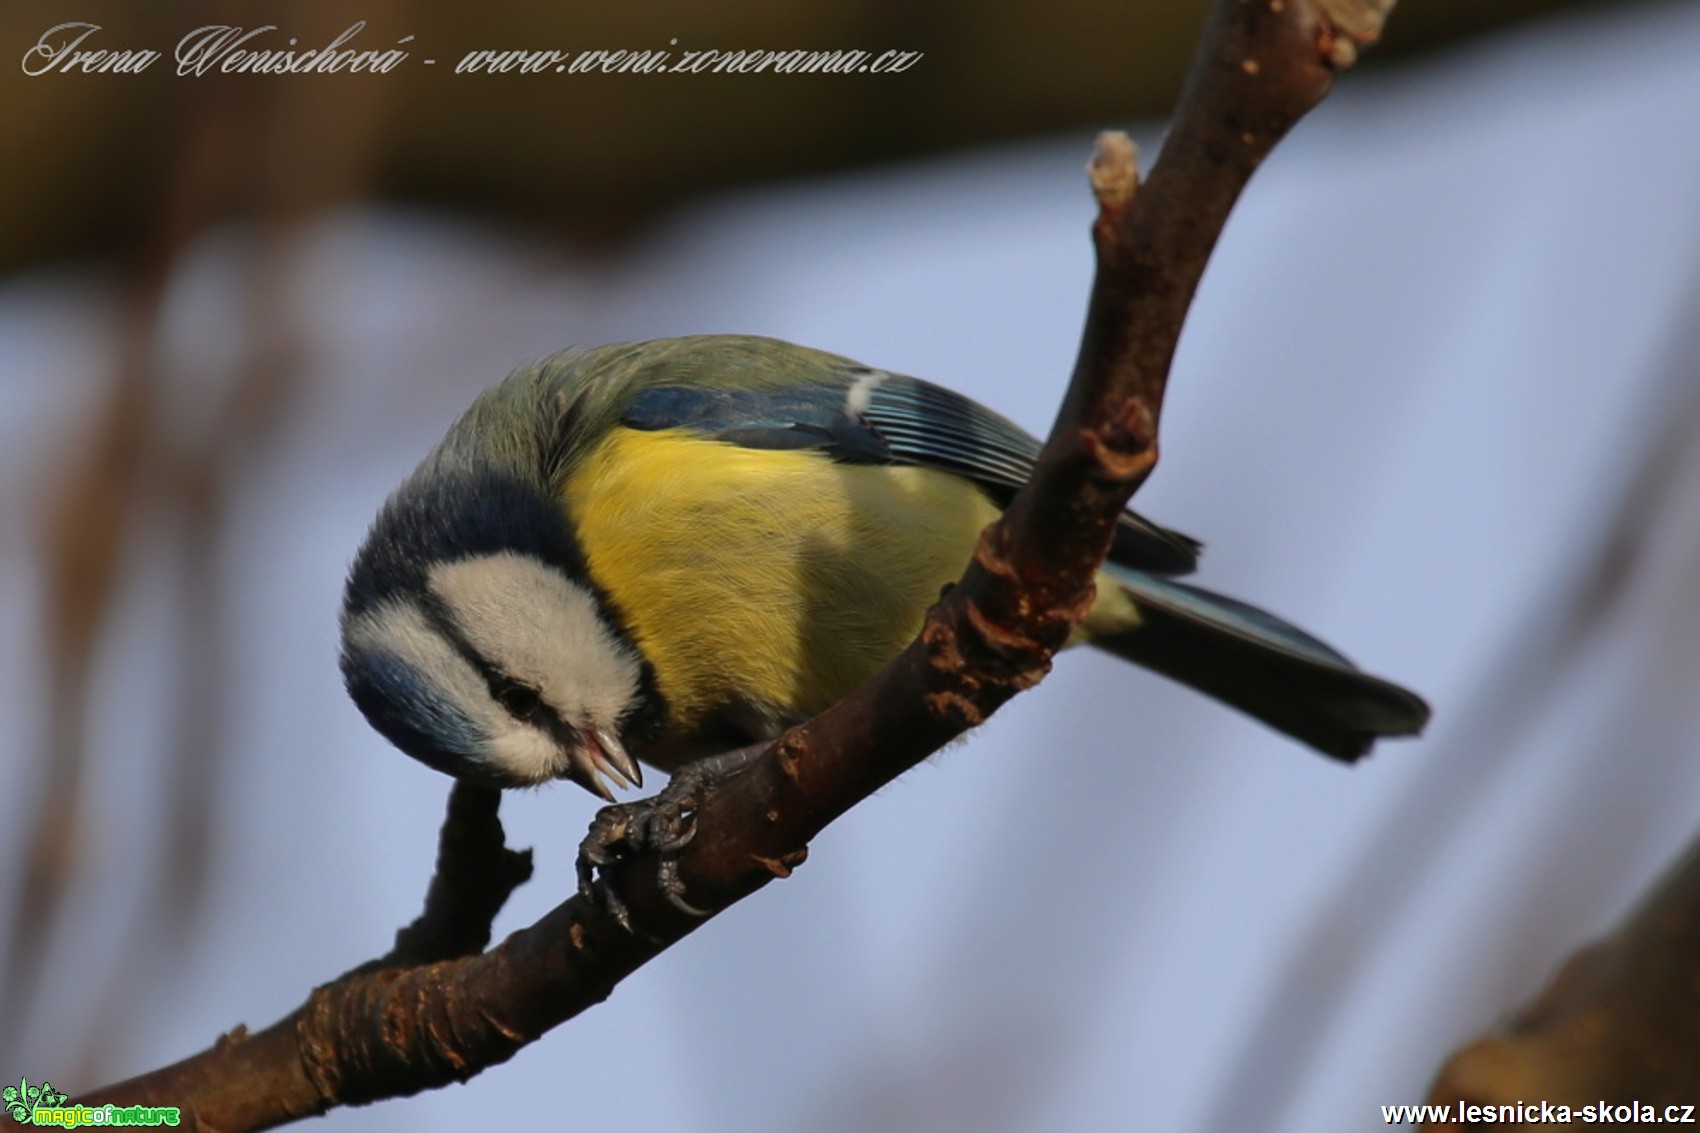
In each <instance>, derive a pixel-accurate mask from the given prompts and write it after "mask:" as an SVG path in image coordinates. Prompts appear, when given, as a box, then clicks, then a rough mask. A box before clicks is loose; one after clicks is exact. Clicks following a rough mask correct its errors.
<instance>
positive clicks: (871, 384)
mask: <svg viewBox="0 0 1700 1133" xmlns="http://www.w3.org/2000/svg"><path fill="white" fill-rule="evenodd" d="M889 377H891V375H890V374H888V373H886V372H885V371H884V370H868V371H865V372H864V373H862V374H861V375H859V376H858V377H857V378H856V380H855V381H853V382H851V383H850V389H849V390H848V391H847V392H846V393H845V394H844V412H845V414H846V415H847V416H850V417H860V416H861V415H862V414H864V413H866V412H867V411H868V406H870V405H872V404H873V403H874V391H875V390H877V389H879V388H880V386H882V385H884V384H885V380H886V379H887V378H889Z"/></svg>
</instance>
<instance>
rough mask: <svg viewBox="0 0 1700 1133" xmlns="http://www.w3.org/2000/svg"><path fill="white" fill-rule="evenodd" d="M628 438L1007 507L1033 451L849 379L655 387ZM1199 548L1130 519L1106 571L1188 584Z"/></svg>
mask: <svg viewBox="0 0 1700 1133" xmlns="http://www.w3.org/2000/svg"><path fill="white" fill-rule="evenodd" d="M622 423H623V424H625V425H626V426H627V427H629V428H633V429H644V430H655V429H671V428H687V429H691V430H693V431H695V432H699V433H702V434H703V435H705V436H711V437H714V438H715V439H717V440H721V441H725V442H727V443H729V444H735V445H742V446H744V447H746V448H767V449H817V450H820V451H823V452H826V453H828V454H829V455H830V456H831V457H832V458H833V459H834V460H840V461H844V462H846V463H851V464H915V465H925V466H928V467H932V468H940V469H943V470H945V471H948V472H954V473H956V474H957V475H959V476H962V477H965V478H967V479H969V480H972V481H974V482H975V483H976V484H978V485H979V486H980V487H981V489H982V490H983V491H985V492H986V494H987V495H988V496H990V497H991V498H992V499H993V500H995V501H996V502H997V503H998V504H999V505H1000V506H1006V505H1007V504H1008V503H1009V501H1010V500H1011V499H1013V498H1014V496H1015V493H1016V492H1017V491H1018V490H1019V489H1020V488H1021V486H1022V485H1024V484H1025V483H1027V480H1028V478H1029V477H1030V476H1031V475H1032V474H1033V465H1034V462H1035V461H1036V460H1037V459H1038V456H1039V447H1040V446H1039V442H1038V441H1037V440H1036V439H1035V438H1034V437H1033V436H1032V435H1031V434H1029V433H1028V432H1027V431H1026V430H1024V429H1022V428H1021V426H1019V425H1017V424H1015V423H1014V422H1013V421H1010V420H1009V419H1007V418H1005V417H1002V416H1000V415H998V414H996V413H994V412H992V411H991V410H990V409H987V408H986V407H985V406H983V405H980V404H979V403H978V402H975V401H973V400H971V399H969V398H966V397H963V396H962V395H961V394H958V393H953V392H951V391H950V390H948V389H945V388H943V387H942V386H936V385H933V384H932V383H930V382H924V381H921V380H920V379H918V378H910V377H905V376H903V375H901V374H887V373H885V372H883V371H877V370H866V369H856V370H851V369H846V370H845V371H843V372H842V373H841V374H837V375H835V376H834V379H832V380H828V381H818V382H811V383H808V384H801V385H794V386H782V387H779V388H772V387H769V388H759V389H713V388H707V387H702V386H662V387H652V388H650V389H647V390H644V391H642V392H640V393H638V394H636V395H635V396H633V398H632V399H631V401H630V402H629V403H628V404H627V406H626V409H625V412H624V414H623V417H622ZM1198 551H1199V544H1198V542H1197V540H1194V539H1191V538H1188V537H1187V536H1185V535H1182V534H1180V533H1178V532H1175V531H1169V530H1167V529H1166V528H1162V527H1159V526H1157V525H1156V524H1154V523H1152V522H1151V521H1149V520H1147V519H1145V518H1144V517H1142V516H1139V515H1136V514H1135V513H1133V512H1131V511H1129V512H1124V513H1123V515H1122V520H1121V524H1120V525H1119V527H1118V528H1117V530H1116V534H1115V538H1114V541H1113V542H1112V544H1111V547H1110V559H1111V561H1112V562H1116V563H1120V564H1121V565H1123V566H1127V567H1131V568H1133V569H1136V570H1142V571H1146V572H1148V573H1151V574H1161V575H1177V574H1186V573H1188V572H1190V571H1192V570H1193V569H1194V568H1195V567H1196V566H1197V565H1198Z"/></svg>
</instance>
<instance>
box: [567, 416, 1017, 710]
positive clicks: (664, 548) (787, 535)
mask: <svg viewBox="0 0 1700 1133" xmlns="http://www.w3.org/2000/svg"><path fill="white" fill-rule="evenodd" d="M565 503H566V506H567V509H568V512H569V514H570V515H571V517H572V519H573V521H574V523H575V524H576V526H577V528H578V533H579V540H580V545H581V546H582V548H583V549H584V552H585V556H586V559H587V560H588V563H589V567H590V572H591V576H592V578H593V579H594V580H595V581H596V583H597V584H598V585H599V586H601V587H602V588H603V590H604V591H605V592H606V593H607V594H608V596H609V597H610V598H611V599H613V601H614V603H615V604H616V605H617V606H618V607H619V608H620V610H621V612H622V613H623V615H624V617H625V619H626V622H627V626H628V628H629V629H630V630H631V632H632V634H633V636H634V637H635V639H636V641H637V644H638V646H639V648H641V649H642V650H643V653H644V655H645V656H646V657H647V658H648V660H649V662H650V664H651V665H652V666H653V667H654V670H655V676H656V682H657V684H658V685H659V686H660V690H661V693H662V695H663V696H665V697H666V698H667V702H668V706H669V709H670V717H671V719H670V725H671V727H672V729H673V730H674V732H675V733H689V732H690V731H691V730H692V729H694V728H696V727H698V726H700V725H701V723H702V722H703V721H704V720H705V719H706V718H708V717H709V716H710V715H711V714H713V713H715V712H716V711H719V710H723V709H725V708H726V707H727V706H728V705H730V704H735V703H744V704H749V705H754V706H757V707H758V708H761V709H763V710H767V711H771V712H773V713H774V714H775V715H777V716H780V717H802V716H805V715H810V714H813V713H815V712H818V711H819V710H821V709H823V708H825V707H826V706H827V705H829V704H831V703H832V702H833V701H835V700H837V699H838V698H839V697H841V696H843V695H844V694H845V693H847V692H849V691H850V690H851V689H852V688H854V687H855V686H856V685H858V684H860V683H862V682H863V681H864V680H866V679H867V678H868V677H870V676H871V675H872V674H873V673H874V672H875V671H876V670H877V669H878V668H879V667H880V666H882V665H884V664H885V663H886V662H887V661H889V660H890V659H891V658H892V657H894V656H896V654H897V653H898V651H899V650H901V649H902V648H903V646H905V645H907V644H908V643H909V641H910V640H911V639H912V638H913V637H914V636H915V634H916V633H917V632H918V631H919V629H920V625H921V619H922V616H923V615H924V614H925V613H926V610H927V608H928V606H930V605H931V604H932V603H933V602H934V601H935V600H936V599H937V598H938V594H939V590H940V588H941V587H943V586H944V585H945V584H946V583H949V582H952V581H954V580H956V579H957V578H958V577H959V576H960V575H961V573H962V571H963V569H964V568H965V567H966V566H967V564H968V559H969V556H970V555H971V554H972V553H973V549H974V542H975V539H976V537H977V536H978V534H979V532H980V529H981V528H983V527H984V526H985V525H986V524H987V523H989V522H991V521H992V520H993V519H995V518H996V516H997V509H996V507H994V506H993V504H992V503H991V501H989V500H988V499H986V497H985V496H984V495H983V494H981V492H980V491H979V490H978V489H977V488H975V487H974V486H973V485H972V484H970V483H969V482H968V481H966V480H963V479H961V478H959V477H956V476H952V475H949V474H948V473H944V472H940V471H936V470H929V469H923V468H914V467H884V466H873V465H845V464H837V463H834V462H833V461H831V460H830V459H828V458H827V457H825V456H823V455H822V454H820V453H815V452H806V451H773V450H767V449H750V448H740V447H738V446H735V445H730V444H725V443H723V442H719V441H712V440H705V439H703V438H701V437H699V436H695V435H693V434H691V433H688V432H686V431H684V430H678V429H673V430H662V431H656V432H639V431H636V430H631V429H623V428H617V429H615V430H613V431H612V432H611V433H610V434H609V436H608V438H607V439H606V440H605V441H604V442H603V443H602V444H601V445H600V446H599V447H598V448H597V450H596V451H595V452H594V453H592V454H591V455H590V457H589V458H588V459H587V460H586V461H585V462H584V463H583V465H581V466H580V468H579V469H578V471H577V472H576V473H575V475H574V476H573V478H572V483H571V484H570V485H569V486H568V488H567V491H566V493H565Z"/></svg>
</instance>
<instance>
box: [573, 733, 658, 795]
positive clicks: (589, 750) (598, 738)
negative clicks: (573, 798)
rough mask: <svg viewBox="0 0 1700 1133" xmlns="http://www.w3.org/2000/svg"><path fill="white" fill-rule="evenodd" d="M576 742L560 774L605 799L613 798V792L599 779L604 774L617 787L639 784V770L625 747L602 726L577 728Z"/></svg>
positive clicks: (641, 771) (641, 780)
mask: <svg viewBox="0 0 1700 1133" xmlns="http://www.w3.org/2000/svg"><path fill="white" fill-rule="evenodd" d="M577 732H578V741H579V742H578V744H577V745H576V746H575V747H574V749H573V752H572V764H571V766H569V767H568V768H567V769H566V771H565V772H564V773H563V775H562V778H564V779H572V780H573V781H575V782H577V783H580V784H582V785H583V786H585V787H588V788H589V789H590V790H591V791H592V792H594V793H595V794H597V795H600V796H601V797H602V798H603V799H604V800H606V801H607V802H613V801H614V794H613V792H612V791H610V790H609V789H608V784H606V783H604V782H603V781H602V776H603V775H606V776H608V778H609V779H611V780H613V781H614V783H615V784H616V785H617V786H619V787H621V788H626V787H642V786H643V770H642V769H641V768H639V767H638V765H637V760H635V759H633V758H632V757H631V755H630V754H629V753H628V752H627V751H626V749H625V748H624V747H623V746H621V744H620V739H619V737H618V736H616V735H615V734H614V733H613V732H612V731H610V730H608V729H606V728H579V729H577Z"/></svg>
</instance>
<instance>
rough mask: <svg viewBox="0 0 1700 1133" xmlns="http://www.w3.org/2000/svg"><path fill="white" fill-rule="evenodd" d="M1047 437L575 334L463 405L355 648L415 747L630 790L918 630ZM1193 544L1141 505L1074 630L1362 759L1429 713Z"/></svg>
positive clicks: (360, 619)
mask: <svg viewBox="0 0 1700 1133" xmlns="http://www.w3.org/2000/svg"><path fill="white" fill-rule="evenodd" d="M1039 451H1040V444H1039V442H1038V441H1037V440H1036V439H1035V438H1034V437H1032V436H1031V435H1030V434H1028V433H1027V432H1025V431H1024V430H1023V429H1021V428H1020V427H1019V426H1018V425H1016V424H1014V423H1013V422H1011V421H1009V420H1007V419H1006V418H1004V417H1002V416H1000V415H999V414H997V413H995V412H993V411H992V410H990V409H987V408H986V407H984V406H982V405H980V404H978V403H977V402H975V401H973V400H971V399H969V398H967V397H965V396H963V395H961V394H958V393H954V392H952V391H950V390H949V389H946V388H944V387H942V386H939V385H934V384H932V383H930V382H926V381H923V380H921V379H918V378H913V377H908V376H905V375H902V374H897V373H891V372H887V371H885V370H881V369H877V368H873V367H869V366H865V365H862V364H860V363H858V362H855V361H852V360H850V359H848V358H845V357H841V356H838V355H835V354H830V353H825V352H821V351H817V350H812V349H808V348H806V347H802V346H796V345H792V344H790V343H787V342H782V341H779V340H777V339H772V338H762V337H756V336H745V335H699V336H693V337H683V338H671V339H657V340H653V341H647V342H635V343H622V344H615V345H609V346H600V347H592V348H587V349H574V350H568V351H564V352H562V353H560V354H557V355H554V356H551V357H548V358H545V359H543V360H541V361H539V362H536V363H533V364H529V365H526V366H522V367H520V368H519V369H518V370H516V371H514V372H513V373H512V374H511V375H509V376H508V377H507V378H506V379H505V380H503V381H501V382H499V383H497V384H496V385H494V386H493V387H491V388H490V389H488V390H487V391H486V392H484V393H483V394H482V395H481V396H479V397H478V398H477V400H476V401H475V402H474V403H473V404H472V406H471V407H470V408H469V409H468V410H467V411H466V412H465V414H464V415H463V416H461V417H460V419H459V420H458V421H457V422H455V424H454V425H453V426H452V427H451V428H450V429H449V431H448V433H447V435H446V436H445V437H444V438H443V440H442V441H441V442H440V443H439V444H438V445H437V446H436V447H435V448H434V449H433V450H432V451H431V452H430V453H429V455H427V456H426V458H425V459H424V461H423V462H422V463H421V464H420V465H419V466H418V468H417V469H416V470H415V471H414V472H413V473H412V474H411V475H409V476H408V477H407V478H406V479H405V481H404V482H403V483H402V484H401V486H400V487H399V488H398V489H397V490H396V491H395V492H394V493H393V494H392V495H391V496H390V497H389V498H388V500H387V501H386V502H385V503H384V504H383V506H382V508H381V509H380V510H379V512H378V515H377V518H376V519H375V520H374V522H373V523H372V526H371V528H370V531H369V532H368V534H367V535H366V538H365V540H364V542H363V543H362V545H361V546H360V548H359V550H358V552H357V554H356V556H355V558H354V561H353V564H352V567H351V568H350V571H349V574H348V580H347V585H346V588H345V592H344V601H343V608H342V614H341V654H340V662H341V669H342V674H343V678H344V683H345V684H346V687H347V689H348V692H349V694H350V696H351V697H352V699H353V701H354V703H355V704H356V705H357V706H358V707H359V709H360V711H361V712H362V713H363V714H364V715H365V717H366V719H367V720H368V721H369V722H370V723H371V724H372V726H373V727H374V728H376V730H377V731H378V732H380V733H381V734H382V735H383V736H385V737H387V738H388V739H389V740H390V741H391V742H392V743H393V744H394V745H395V746H396V747H398V748H400V749H401V750H402V751H404V752H406V753H407V754H408V755H410V756H413V757H414V758H416V759H418V760H420V761H421V762H423V763H425V764H426V765H428V766H430V767H433V768H435V769H437V770H439V771H442V772H446V773H448V774H449V775H452V776H454V777H456V778H457V779H461V780H465V781H467V782H470V783H475V784H482V785H485V786H489V787H497V788H508V787H527V786H536V785H540V784H543V783H547V782H549V781H552V780H569V781H572V782H575V783H577V784H579V785H580V786H582V787H584V788H586V789H587V790H589V791H591V792H593V793H594V794H596V795H598V796H600V797H601V798H603V799H604V800H607V801H609V802H613V801H614V799H615V796H614V794H613V788H621V789H625V788H632V787H640V786H641V785H642V782H643V772H642V766H643V765H648V766H651V767H655V768H658V769H660V770H662V771H666V772H669V773H671V774H674V775H675V776H676V775H677V774H678V773H679V772H680V771H681V769H683V768H686V767H688V766H690V765H692V764H694V763H696V762H697V761H700V760H705V759H708V758H712V757H713V756H714V755H715V754H716V753H720V752H725V751H729V750H733V749H738V748H740V747H747V746H748V745H752V744H757V743H760V742H762V741H764V740H768V739H771V738H773V737H775V736H777V735H778V734H779V733H780V732H782V731H783V730H784V729H785V728H787V727H789V726H791V725H794V724H796V723H799V722H801V721H803V720H806V719H808V718H810V717H811V716H813V715H815V714H817V713H819V712H820V711H821V710H823V709H825V708H826V707H827V706H829V705H830V704H832V703H833V702H835V701H836V700H838V699H840V698H841V697H843V696H844V695H845V694H847V693H848V692H850V691H851V690H852V689H854V688H855V687H857V686H858V685H859V684H861V683H862V682H864V681H865V680H867V679H868V678H869V677H870V676H872V675H873V674H874V673H875V672H877V671H878V670H879V669H880V668H881V667H882V666H883V665H885V664H886V663H887V662H889V661H890V660H891V659H893V658H894V657H896V656H897V654H898V653H899V652H900V651H901V650H902V649H903V648H904V647H905V646H906V645H907V644H908V643H909V642H910V640H911V639H913V638H914V637H915V635H916V634H917V632H918V631H919V629H920V627H921V624H922V621H923V618H924V616H925V614H926V611H927V609H928V608H929V607H930V606H931V605H932V604H933V602H934V601H935V600H936V599H937V597H938V596H939V594H940V592H941V589H942V588H944V587H946V586H948V585H949V584H950V583H952V582H953V581H955V580H956V579H957V578H958V577H959V576H960V575H961V574H962V572H963V570H964V569H965V567H966V566H967V564H968V562H969V559H970V557H971V555H972V553H973V550H974V547H975V543H976V540H977V537H978V535H979V533H980V531H981V530H982V529H983V528H984V527H986V525H987V524H989V523H990V522H992V521H993V520H995V519H996V518H997V517H998V515H999V514H1000V513H1001V511H1002V509H1003V508H1004V507H1006V506H1007V505H1008V504H1009V502H1010V500H1011V499H1013V498H1014V495H1015V493H1016V492H1017V491H1019V490H1020V488H1021V487H1022V486H1023V485H1024V484H1025V483H1026V482H1027V480H1028V479H1029V477H1030V476H1031V474H1032V472H1033V468H1034V464H1035V461H1036V460H1037V458H1038V455H1039ZM1199 551H1200V544H1199V543H1198V542H1197V541H1196V540H1193V539H1191V538H1190V537H1188V536H1185V535H1181V534H1179V533H1177V532H1174V531H1171V530H1168V529H1166V528H1163V527H1160V526H1158V525H1157V524H1155V523H1153V522H1151V521H1149V520H1147V519H1145V518H1143V517H1141V516H1139V515H1138V514H1136V513H1134V512H1132V511H1127V512H1125V513H1124V514H1123V515H1122V516H1121V519H1120V522H1119V524H1118V525H1117V527H1116V530H1115V533H1114V537H1113V540H1112V542H1111V545H1110V548H1109V552H1108V557H1107V560H1106V562H1105V563H1104V565H1103V567H1102V569H1101V570H1100V572H1099V574H1098V575H1097V578H1096V584H1097V592H1096V598H1095V599H1094V602H1093V605H1092V607H1091V610H1090V612H1089V613H1088V614H1087V615H1086V617H1085V618H1084V620H1083V621H1082V622H1081V624H1080V625H1079V626H1078V627H1076V629H1075V631H1074V634H1073V636H1072V638H1071V644H1087V645H1090V646H1092V647H1095V648H1097V649H1100V650H1103V651H1105V652H1108V653H1110V654H1113V655H1115V656H1117V657H1120V658H1123V659H1125V660H1128V661H1131V662H1133V663H1134V664H1136V665H1139V666H1143V667H1144V668H1146V669H1150V670H1153V671H1155V672H1157V673H1159V674H1162V675H1164V676H1166V677H1169V678H1172V679H1174V680H1176V681H1179V682H1180V683H1182V684H1184V685H1188V686H1191V687H1192V688H1193V689H1196V690H1198V691H1200V692H1202V693H1204V694H1205V695H1207V696H1210V697H1213V698H1215V699H1216V700H1218V701H1220V702H1222V703H1223V704H1226V705H1228V706H1231V707H1232V708H1235V709H1238V710H1239V711H1241V712H1243V713H1246V714H1248V715H1250V716H1252V717H1254V718H1256V719H1257V720H1260V721H1262V722H1263V723H1264V724H1266V725H1268V726H1270V727H1272V728H1274V729H1275V730H1276V731H1278V732H1281V733H1284V734H1285V735H1287V736H1289V737H1291V738H1292V739H1294V740H1296V741H1298V742H1299V743H1300V744H1303V745H1306V746H1308V747H1310V748H1312V749H1314V750H1316V751H1318V752H1320V753H1321V754H1323V755H1325V756H1329V757H1331V758H1333V759H1336V760H1340V761H1345V762H1351V761H1354V760H1357V759H1358V758H1359V757H1361V756H1363V755H1365V754H1366V753H1367V752H1369V750H1370V749H1371V748H1372V746H1373V745H1374V744H1375V742H1376V741H1377V740H1378V739H1381V738H1384V737H1395V736H1408V735H1414V734H1416V733H1417V732H1419V731H1420V730H1421V729H1422V727H1423V726H1424V724H1425V723H1426V722H1427V720H1428V717H1429V708H1428V705H1427V704H1426V703H1425V702H1424V701H1423V700H1422V699H1421V698H1420V697H1419V696H1417V695H1416V694H1415V693H1413V692H1410V691H1408V690H1406V689H1404V688H1402V687H1400V686H1399V685H1396V684H1394V683H1392V682H1389V681H1386V680H1383V679H1381V678H1379V677H1375V676H1371V675H1370V674H1368V673H1365V672H1363V671H1361V670H1360V669H1358V668H1357V667H1356V666H1354V665H1353V664H1352V663H1351V662H1350V661H1348V660H1347V659H1346V658H1345V657H1344V656H1342V655H1341V654H1340V653H1339V652H1337V651H1335V650H1334V649H1333V648H1331V647H1330V646H1328V645H1325V644H1323V643H1322V642H1321V641H1319V640H1317V639H1316V638H1314V637H1312V636H1311V635H1309V634H1307V633H1305V632H1304V631H1303V630H1300V629H1298V628H1297V627H1295V626H1293V625H1291V624H1289V623H1287V622H1286V621H1284V620H1282V619H1280V618H1278V617H1276V616H1274V615H1272V614H1269V613H1267V612H1265V611H1263V610H1261V609H1258V608H1256V607H1254V606H1250V605H1247V604H1245V603H1243V602H1240V601H1238V600H1236V599H1233V598H1228V597H1225V596H1223V595H1219V594H1215V593H1212V592H1210V591H1208V590H1204V589H1201V588H1199V587H1196V586H1193V585H1191V584H1189V583H1185V582H1180V581H1177V578H1178V577H1180V576H1183V575H1186V574H1188V573H1189V572H1191V571H1192V570H1193V569H1194V568H1195V566H1196V565H1197V562H1198V558H1199Z"/></svg>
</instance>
